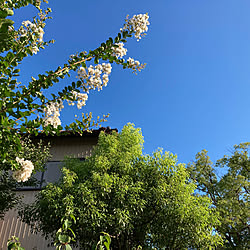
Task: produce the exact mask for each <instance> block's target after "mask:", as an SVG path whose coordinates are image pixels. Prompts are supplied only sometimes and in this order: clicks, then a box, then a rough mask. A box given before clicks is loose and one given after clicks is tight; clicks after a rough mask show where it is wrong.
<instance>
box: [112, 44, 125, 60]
mask: <svg viewBox="0 0 250 250" xmlns="http://www.w3.org/2000/svg"><path fill="white" fill-rule="evenodd" d="M115 45H116V46H117V47H113V48H112V49H113V56H116V57H117V58H119V57H120V58H122V57H123V56H125V55H126V54H127V51H128V50H127V49H125V48H123V46H124V43H116V44H115Z"/></svg>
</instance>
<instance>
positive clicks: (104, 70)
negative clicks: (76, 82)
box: [77, 63, 112, 92]
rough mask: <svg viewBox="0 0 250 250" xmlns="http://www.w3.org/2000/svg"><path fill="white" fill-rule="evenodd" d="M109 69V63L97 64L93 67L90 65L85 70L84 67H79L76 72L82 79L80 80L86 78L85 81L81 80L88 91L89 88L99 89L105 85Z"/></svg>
mask: <svg viewBox="0 0 250 250" xmlns="http://www.w3.org/2000/svg"><path fill="white" fill-rule="evenodd" d="M111 69H112V67H111V64H110V63H102V64H97V65H96V66H95V67H93V66H92V65H90V66H89V67H88V69H87V71H86V69H85V68H84V67H80V68H79V70H78V72H77V74H78V75H77V78H78V79H80V80H82V82H83V81H84V80H86V83H85V82H83V86H82V87H83V89H84V90H85V91H87V92H88V91H89V90H90V89H96V88H97V89H98V91H100V90H102V87H103V86H107V83H108V81H109V77H108V76H109V74H110V73H111Z"/></svg>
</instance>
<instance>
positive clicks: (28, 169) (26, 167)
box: [13, 157, 34, 182]
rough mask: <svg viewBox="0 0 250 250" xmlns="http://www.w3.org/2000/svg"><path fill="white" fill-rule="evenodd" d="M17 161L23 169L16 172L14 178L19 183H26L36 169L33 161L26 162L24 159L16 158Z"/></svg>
mask: <svg viewBox="0 0 250 250" xmlns="http://www.w3.org/2000/svg"><path fill="white" fill-rule="evenodd" d="M16 161H17V163H19V164H20V165H21V167H22V168H21V169H19V170H16V171H14V173H13V178H14V179H15V180H16V181H17V182H21V181H22V182H25V181H27V180H28V179H29V178H30V176H31V174H32V171H33V169H34V165H33V163H32V162H31V161H28V160H24V159H23V158H22V159H20V158H19V157H16Z"/></svg>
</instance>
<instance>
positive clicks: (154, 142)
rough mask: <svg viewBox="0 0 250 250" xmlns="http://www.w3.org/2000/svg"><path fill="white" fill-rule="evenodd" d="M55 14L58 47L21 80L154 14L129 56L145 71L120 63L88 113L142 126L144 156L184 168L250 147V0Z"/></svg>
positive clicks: (168, 2) (134, 4) (72, 5)
mask: <svg viewBox="0 0 250 250" xmlns="http://www.w3.org/2000/svg"><path fill="white" fill-rule="evenodd" d="M49 7H51V8H52V10H53V12H52V17H53V19H52V20H49V21H48V22H47V26H46V29H45V36H44V38H45V40H49V39H52V38H53V39H55V41H56V43H55V44H53V45H51V46H50V47H48V48H46V50H44V51H41V52H40V53H38V54H37V55H36V56H34V57H31V58H27V59H26V60H25V61H24V62H23V64H22V65H21V69H22V70H23V72H27V73H25V74H24V73H23V74H22V80H23V81H29V80H30V77H31V76H34V77H35V76H36V75H37V74H39V73H41V72H44V71H46V70H50V69H56V68H57V67H58V66H59V65H63V63H64V62H66V61H67V60H68V58H69V56H70V55H71V54H73V53H75V52H79V51H84V50H87V51H88V50H90V49H95V48H96V47H98V46H99V45H100V44H101V43H102V42H103V41H106V40H107V39H108V37H110V36H113V37H114V36H115V35H116V34H117V32H119V28H120V27H122V25H123V23H124V19H125V17H126V15H127V14H129V15H130V16H132V15H134V14H139V13H146V12H148V13H149V16H150V20H149V21H150V23H151V24H150V26H149V31H148V33H147V36H146V37H145V38H143V39H142V40H141V41H140V42H137V41H136V40H135V39H131V40H129V41H128V43H127V44H126V47H127V48H128V54H127V56H128V57H133V58H135V59H138V60H139V61H140V62H145V63H147V66H146V68H145V69H144V70H143V71H142V72H141V73H139V74H138V75H137V76H136V75H134V74H132V72H131V71H130V70H123V69H122V68H121V67H118V66H114V67H113V70H112V74H111V76H110V81H109V83H108V86H107V87H106V88H105V89H104V90H103V91H101V92H97V91H95V92H92V93H91V94H90V96H89V100H88V102H87V105H86V107H85V108H84V109H83V112H85V111H86V112H89V111H92V112H93V114H94V116H97V115H102V114H106V113H110V117H109V120H108V122H107V123H105V124H103V125H104V126H110V127H112V128H118V129H119V130H121V128H122V127H123V125H125V124H126V123H128V122H132V123H134V124H135V125H136V126H137V127H141V128H142V132H143V135H144V139H145V144H144V150H145V152H146V153H151V152H152V151H154V150H155V149H157V148H158V147H161V148H163V149H164V150H167V151H171V152H173V153H175V154H177V155H178V158H179V161H180V162H184V163H188V162H189V161H191V160H193V159H194V157H195V154H196V153H197V152H199V151H201V150H202V149H207V150H208V151H209V155H210V156H211V158H212V160H215V159H218V158H219V157H222V156H223V155H224V154H229V150H230V149H231V148H232V147H233V145H235V144H238V143H241V142H246V141H250V140H249V123H250V111H249V107H250V98H249V93H250V15H249V9H250V2H249V0H237V1H235V0H220V1H218V0H209V1H207V0H206V1H205V0H189V1H187V0H158V1H152V0H143V1H141V0H137V1H135V0H133V1H132V0H127V1H110V0H106V1H99V0H93V1H80V0H72V1H66V0H60V1H50V4H49ZM33 13H34V12H33V10H32V9H31V8H28V9H26V10H20V11H17V12H16V17H17V20H19V21H22V20H27V19H30V18H31V17H32V16H33ZM74 80H75V76H72V78H70V79H67V80H66V81H67V82H69V81H74ZM66 81H64V82H62V83H60V84H58V85H57V86H55V89H58V90H59V89H60V88H61V87H62V86H64V84H65V83H66ZM74 113H76V114H80V113H79V112H78V111H77V109H76V108H75V109H73V110H72V108H67V107H66V108H65V110H64V111H63V112H62V116H61V117H62V120H63V123H64V124H66V123H69V122H71V120H72V119H73V118H74Z"/></svg>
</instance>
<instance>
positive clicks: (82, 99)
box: [68, 91, 88, 109]
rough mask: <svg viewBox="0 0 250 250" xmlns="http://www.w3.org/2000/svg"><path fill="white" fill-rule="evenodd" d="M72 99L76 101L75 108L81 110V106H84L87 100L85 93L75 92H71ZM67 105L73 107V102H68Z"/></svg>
mask: <svg viewBox="0 0 250 250" xmlns="http://www.w3.org/2000/svg"><path fill="white" fill-rule="evenodd" d="M72 94H73V97H74V99H75V100H76V101H77V108H78V109H81V108H82V107H83V106H85V104H86V101H87V100H88V95H87V94H85V93H78V92H76V91H72ZM68 104H69V105H70V106H74V105H75V104H74V102H72V101H70V100H68Z"/></svg>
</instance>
